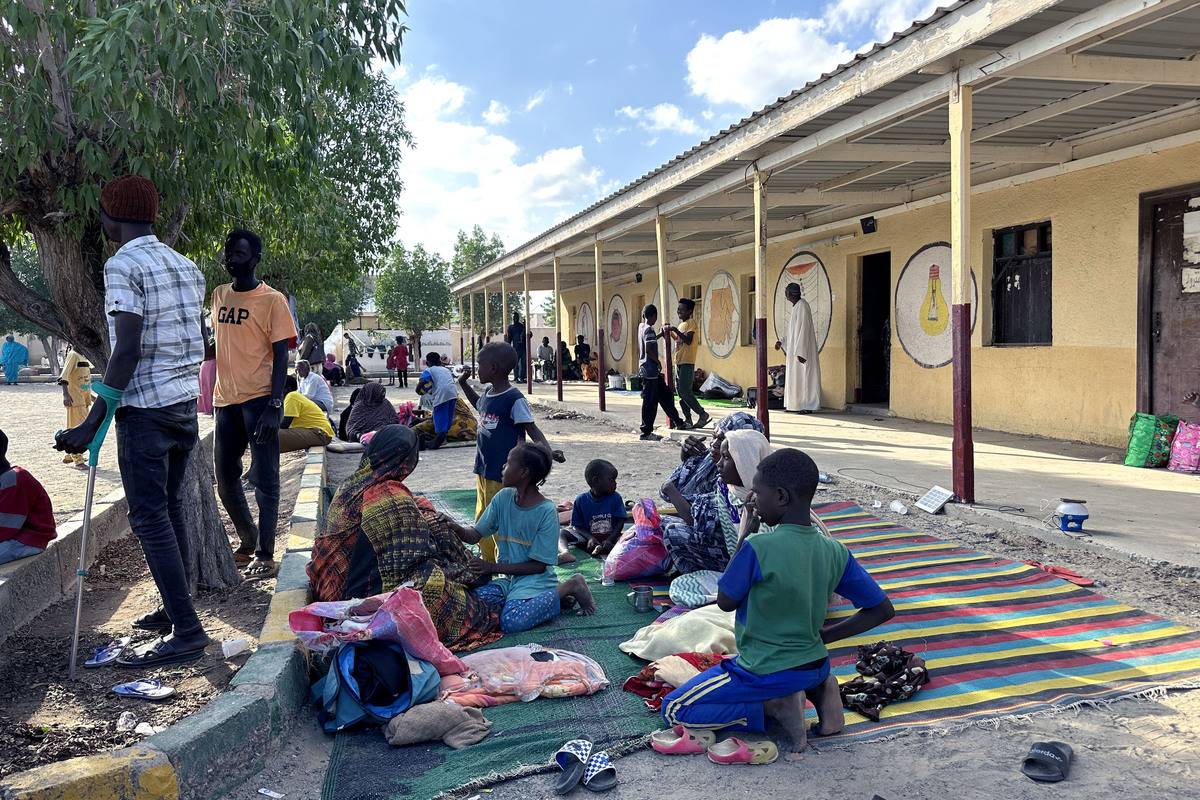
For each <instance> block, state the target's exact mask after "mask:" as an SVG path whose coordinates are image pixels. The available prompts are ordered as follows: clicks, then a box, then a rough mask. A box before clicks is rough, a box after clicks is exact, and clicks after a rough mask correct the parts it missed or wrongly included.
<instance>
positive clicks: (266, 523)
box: [212, 230, 296, 578]
mask: <svg viewBox="0 0 1200 800" xmlns="http://www.w3.org/2000/svg"><path fill="white" fill-rule="evenodd" d="M261 258H262V240H261V239H259V237H258V236H257V235H256V234H254V233H252V232H251V231H246V230H235V231H231V232H230V234H229V236H228V237H226V239H225V270H226V271H227V272H228V273H229V274H230V276H232V277H233V282H232V283H226V284H223V285H221V286H218V287H217V288H216V289H214V290H213V293H212V323H213V332H214V334H215V338H216V346H215V350H216V358H217V385H216V387H215V389H214V390H213V406H214V407H215V408H216V436H215V440H216V447H215V451H216V457H215V459H214V460H215V462H216V473H217V494H219V495H220V497H221V503H222V504H223V505H224V506H225V510H226V511H228V512H229V518H230V520H232V522H233V526H234V528H236V529H237V532H238V536H239V537H240V538H241V546H240V547H238V549H237V552H236V553H235V554H234V557H235V558H236V560H237V561H238V563H239V564H248V566H247V567H246V571H245V575H246V577H247V578H270V577H274V575H275V574H276V573H277V572H278V571H279V568H278V566H277V565H276V563H275V526H276V523H277V522H278V519H279V424H280V422H281V421H282V420H283V394H284V390H283V383H284V379H285V378H286V377H287V358H288V347H289V346H294V345H295V343H296V325H295V323H294V322H293V321H292V313H291V310H290V309H289V308H288V302H287V298H285V297H284V296H283V295H282V294H281V293H280V292H277V291H276V290H274V289H272V288H271V287H270V286H268V285H267V284H265V283H263V282H262V281H261V280H259V279H258V276H257V275H256V274H255V269H256V268H257V267H258V262H259V260H260V259H261ZM247 447H249V448H250V472H249V473H248V474H247V479H248V481H249V483H250V484H251V485H252V486H253V487H254V498H255V501H256V502H257V503H258V525H257V526H256V525H255V524H254V519H253V518H252V517H251V516H250V508H249V506H248V505H247V504H246V492H245V491H244V490H243V488H242V456H244V455H245V454H246V448H247Z"/></svg>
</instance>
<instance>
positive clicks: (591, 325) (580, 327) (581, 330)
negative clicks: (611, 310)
mask: <svg viewBox="0 0 1200 800" xmlns="http://www.w3.org/2000/svg"><path fill="white" fill-rule="evenodd" d="M575 335H576V336H582V337H583V340H584V341H585V342H587V343H588V344H593V345H594V344H595V343H596V316H595V315H594V314H593V313H592V307H591V306H589V305H588V304H587V303H581V304H580V305H579V313H578V314H576V315H575ZM570 345H571V346H572V347H574V346H575V340H574V339H572V340H571V342H570Z"/></svg>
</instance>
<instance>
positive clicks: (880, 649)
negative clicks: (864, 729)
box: [840, 642, 929, 722]
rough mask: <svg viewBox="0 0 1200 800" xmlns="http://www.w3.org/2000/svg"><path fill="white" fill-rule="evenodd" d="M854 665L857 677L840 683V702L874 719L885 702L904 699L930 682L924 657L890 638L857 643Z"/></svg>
mask: <svg viewBox="0 0 1200 800" xmlns="http://www.w3.org/2000/svg"><path fill="white" fill-rule="evenodd" d="M854 668H855V669H856V670H858V674H859V677H857V678H854V679H852V680H849V681H847V682H845V683H843V684H842V685H841V687H840V689H841V693H842V705H844V706H845V707H846V708H848V709H850V710H851V711H857V712H858V713H860V714H862V715H863V716H864V717H867V718H868V719H870V720H872V721H874V722H878V721H879V714H880V712H881V711H883V707H884V706H886V705H890V704H891V703H895V702H897V701H899V700H907V699H908V698H910V697H912V696H913V695H914V694H916V693H917V692H919V691H920V690H921V687H922V686H924V685H925V684H926V683H928V682H929V671H928V670H927V669H926V668H925V661H924V659H922V658H920V657H918V656H916V655H913V654H912V653H910V652H908V651H907V650H904V649H902V648H901V647H900V646H899V645H895V644H891V643H890V642H876V643H875V644H872V645H859V648H858V662H857V663H856V664H855V665H854Z"/></svg>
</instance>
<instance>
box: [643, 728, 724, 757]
mask: <svg viewBox="0 0 1200 800" xmlns="http://www.w3.org/2000/svg"><path fill="white" fill-rule="evenodd" d="M716 743H717V736H716V734H715V733H713V732H712V731H689V730H688V729H687V728H685V727H683V726H682V725H676V726H675V727H673V728H669V729H668V730H665V731H655V732H654V733H652V734H650V747H651V749H653V750H654V752H656V753H662V754H663V755H664V756H691V755H698V754H700V753H707V752H708V748H710V747H712V746H713V745H714V744H716Z"/></svg>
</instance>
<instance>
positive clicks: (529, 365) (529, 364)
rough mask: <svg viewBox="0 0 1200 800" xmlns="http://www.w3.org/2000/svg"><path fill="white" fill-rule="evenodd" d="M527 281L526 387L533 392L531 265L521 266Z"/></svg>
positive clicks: (530, 392)
mask: <svg viewBox="0 0 1200 800" xmlns="http://www.w3.org/2000/svg"><path fill="white" fill-rule="evenodd" d="M521 277H522V278H523V279H524V281H525V388H526V390H528V392H529V394H533V323H532V322H530V316H529V265H528V264H526V265H525V266H523V267H521Z"/></svg>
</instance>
